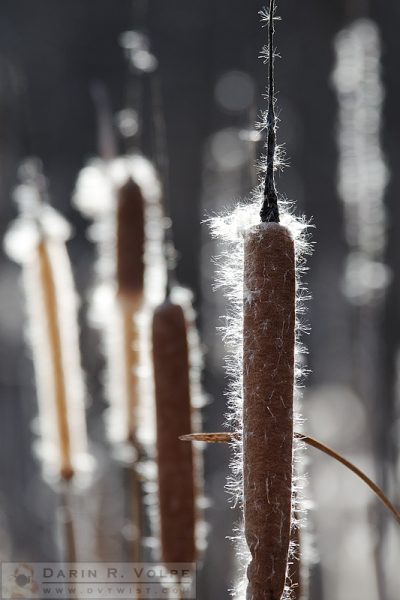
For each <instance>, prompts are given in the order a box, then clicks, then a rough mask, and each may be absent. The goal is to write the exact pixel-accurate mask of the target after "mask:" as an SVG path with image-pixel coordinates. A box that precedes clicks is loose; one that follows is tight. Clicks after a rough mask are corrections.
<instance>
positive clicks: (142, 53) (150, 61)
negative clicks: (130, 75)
mask: <svg viewBox="0 0 400 600" xmlns="http://www.w3.org/2000/svg"><path fill="white" fill-rule="evenodd" d="M130 59H131V63H132V66H133V67H134V68H135V69H137V70H138V71H143V72H144V73H152V72H153V71H155V70H156V69H157V66H158V61H157V59H156V57H155V56H154V54H151V52H148V50H138V51H132V52H131V54H130Z"/></svg>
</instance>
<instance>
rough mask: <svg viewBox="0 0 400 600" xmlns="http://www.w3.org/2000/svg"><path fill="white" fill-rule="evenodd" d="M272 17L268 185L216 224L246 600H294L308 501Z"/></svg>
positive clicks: (295, 247)
mask: <svg viewBox="0 0 400 600" xmlns="http://www.w3.org/2000/svg"><path fill="white" fill-rule="evenodd" d="M262 15H263V19H264V20H266V21H267V22H268V25H269V45H268V48H266V49H265V51H264V53H265V55H266V57H267V58H268V59H269V95H268V110H267V112H266V113H265V121H264V128H265V130H266V136H267V145H266V155H265V162H264V168H265V179H264V181H263V182H262V183H260V185H259V186H258V187H257V188H256V190H255V191H254V193H253V197H252V201H251V202H249V203H246V204H242V205H239V206H238V207H237V208H236V209H235V210H234V211H233V212H232V213H231V214H228V215H227V216H222V217H217V218H215V219H213V220H212V231H213V233H214V235H216V236H217V237H220V238H222V239H223V240H224V241H225V243H227V249H226V251H225V252H224V254H223V256H222V257H221V261H220V279H221V284H222V285H224V286H225V287H226V288H227V297H228V299H229V300H230V303H231V312H230V313H229V315H228V317H227V321H226V327H225V339H226V341H227V343H228V344H229V346H228V347H229V348H230V354H229V356H228V369H229V373H230V375H231V376H232V382H231V387H230V391H229V403H230V407H231V409H232V410H231V413H230V415H229V424H230V425H231V426H232V427H233V428H234V431H233V445H234V450H235V454H234V459H233V463H232V473H233V477H232V478H231V480H230V481H229V483H228V485H229V488H230V490H231V491H232V492H233V493H234V494H235V496H236V497H238V499H239V501H240V502H241V503H242V505H243V516H244V528H243V534H244V538H245V544H243V540H241V541H239V543H238V554H239V556H240V557H241V558H242V560H243V559H244V560H243V562H244V563H245V564H244V566H246V570H247V577H246V578H244V577H243V580H242V581H240V583H238V586H237V590H236V596H237V597H238V598H240V600H242V598H243V597H247V599H248V600H281V599H283V598H285V599H286V598H288V597H289V596H290V594H291V583H290V563H291V554H292V550H293V547H294V544H293V543H291V542H292V541H293V540H292V536H293V535H294V530H293V527H292V524H293V522H294V518H293V511H294V509H295V505H298V503H299V498H297V500H296V502H295V494H297V492H298V489H297V487H298V486H297V476H296V478H294V477H293V472H294V460H293V459H294V454H295V451H297V450H298V449H299V448H300V447H301V446H300V445H299V444H298V443H296V446H295V444H294V435H293V423H294V419H295V418H297V415H296V414H295V413H294V409H293V406H294V396H295V392H296V395H297V396H298V390H297V389H295V382H296V381H298V379H299V376H300V374H301V369H300V367H299V361H298V360H297V358H298V351H299V350H300V349H301V348H300V346H299V345H298V344H297V338H298V335H299V333H300V331H301V322H299V320H298V319H297V315H298V314H299V312H300V309H301V301H302V300H303V299H304V296H303V294H302V287H301V283H300V281H299V275H300V273H301V271H302V268H303V259H302V255H303V254H304V253H307V252H308V246H307V243H306V240H305V237H304V235H303V231H304V228H305V224H304V222H302V221H301V220H298V219H296V218H295V217H294V216H293V215H292V213H291V207H290V205H289V204H288V203H287V202H285V201H283V200H282V199H280V200H279V202H278V194H277V191H276V186H275V178H274V173H275V168H276V165H277V162H278V160H277V159H279V151H278V149H277V146H276V117H275V98H274V69H273V64H274V46H273V34H274V24H273V19H274V0H270V7H269V12H268V13H264V12H263V13H262ZM260 205H261V212H260ZM260 216H261V223H259V217H260ZM245 546H247V548H246V549H245V550H243V548H244V547H245ZM244 588H246V589H247V591H246V592H245V590H244ZM293 591H294V590H293Z"/></svg>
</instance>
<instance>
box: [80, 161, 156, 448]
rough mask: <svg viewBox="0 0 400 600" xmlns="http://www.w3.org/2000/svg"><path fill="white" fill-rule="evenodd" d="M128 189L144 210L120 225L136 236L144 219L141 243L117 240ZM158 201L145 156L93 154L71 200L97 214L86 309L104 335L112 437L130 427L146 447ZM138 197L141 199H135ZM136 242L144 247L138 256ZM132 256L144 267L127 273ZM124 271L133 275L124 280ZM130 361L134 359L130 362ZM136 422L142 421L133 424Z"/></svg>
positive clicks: (150, 428) (123, 437) (123, 436)
mask: <svg viewBox="0 0 400 600" xmlns="http://www.w3.org/2000/svg"><path fill="white" fill-rule="evenodd" d="M129 191H131V192H132V191H134V192H135V194H136V195H138V194H139V195H140V197H141V199H142V201H143V206H142V209H143V215H142V216H141V218H140V219H139V220H140V223H130V224H129V223H126V226H125V228H124V231H125V233H126V234H127V235H128V238H129V234H130V233H131V235H134V234H135V232H134V229H135V225H136V229H137V227H140V225H141V223H142V221H143V223H142V226H143V228H144V231H137V235H138V236H139V237H140V239H141V240H142V242H138V241H137V240H135V241H134V240H131V241H130V242H129V239H128V238H126V239H125V242H124V241H123V240H122V242H121V233H124V231H122V228H121V226H120V225H121V223H123V222H124V219H125V218H126V217H127V216H128V217H129V216H130V217H132V216H133V217H134V216H135V215H133V213H132V210H131V209H129V201H131V200H132V198H131V199H127V200H128V203H126V202H125V209H124V214H122V213H121V210H122V208H121V202H124V198H123V197H122V195H124V196H126V195H127V193H128V192H129ZM121 194H122V195H121ZM131 195H132V194H131ZM118 198H120V202H118ZM160 200H161V186H160V182H159V180H158V177H157V175H156V172H155V169H154V167H153V165H152V163H151V162H150V161H148V160H147V159H145V158H144V157H143V156H140V155H138V154H135V155H129V156H125V157H119V158H116V159H114V160H112V161H110V162H104V161H101V160H99V159H97V160H93V161H92V162H91V163H90V164H89V165H88V166H87V167H85V168H84V169H83V170H82V171H81V173H80V175H79V177H78V181H77V186H76V193H75V202H76V204H77V206H78V207H79V209H80V210H81V212H82V213H83V214H85V215H86V216H88V217H89V218H92V219H93V220H94V224H93V225H92V227H91V230H90V235H91V238H92V239H93V240H94V241H95V242H96V243H97V245H98V262H97V278H98V281H97V285H96V288H95V290H94V293H93V302H92V311H91V315H92V319H93V321H94V323H95V324H97V326H99V327H100V329H101V330H102V331H103V333H104V345H105V352H106V356H107V396H108V398H109V402H110V410H109V414H108V430H109V435H110V439H111V440H112V441H114V442H124V441H127V439H128V438H130V437H131V436H132V434H133V433H134V434H135V435H136V434H137V438H138V441H139V442H140V443H143V444H145V445H148V447H149V448H150V446H151V444H152V442H153V441H154V432H155V430H154V414H153V413H154V409H153V403H152V380H151V365H150V339H149V325H150V316H151V309H152V307H154V306H155V305H156V304H157V303H159V302H161V301H162V299H163V297H164V293H165V291H164V290H165V282H166V272H165V262H164V258H163V250H162V239H163V221H162V209H161V204H160ZM136 201H137V202H140V198H137V199H136ZM126 210H128V213H126ZM125 213H126V214H125ZM139 213H140V211H139V212H138V211H137V210H136V213H135V214H136V216H140V214H141V213H140V214H139ZM130 228H131V232H129V229H130ZM125 237H126V236H125ZM127 240H128V242H129V243H128V246H127V245H126V242H127ZM132 243H134V244H135V248H132ZM141 243H142V245H143V250H142V256H139V254H140V253H141V250H140V247H139V246H140V244H141ZM133 250H135V252H137V253H138V255H137V256H136V258H133V257H131V256H130V253H131V252H132V251H133ZM132 260H135V261H136V263H135V264H136V267H137V270H142V272H141V273H135V274H134V273H132V274H131V269H132V268H133V267H135V265H132ZM127 261H128V262H129V264H128V262H127ZM125 263H126V264H125ZM124 265H125V266H124ZM127 277H128V279H130V280H132V277H134V278H136V279H135V281H134V282H132V281H130V282H128V281H127ZM132 286H133V287H132ZM134 288H135V289H134ZM139 288H140V289H139ZM128 359H129V360H130V359H132V361H133V362H129V364H127V360H128ZM131 371H132V372H131ZM131 378H134V379H135V381H134V382H132V381H131ZM133 387H136V388H137V389H136V390H134V389H133ZM133 392H134V394H135V396H136V398H137V407H136V409H135V415H134V416H132V414H131V412H132V405H131V398H129V397H128V396H131V395H132V393H133ZM139 422H140V427H137V430H136V427H135V426H136V425H137V423H139ZM132 428H133V429H134V431H133V430H132Z"/></svg>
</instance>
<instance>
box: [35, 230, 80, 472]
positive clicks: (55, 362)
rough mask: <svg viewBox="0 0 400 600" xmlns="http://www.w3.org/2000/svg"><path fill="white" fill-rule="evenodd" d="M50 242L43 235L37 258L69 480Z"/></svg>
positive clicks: (64, 394) (62, 467) (64, 465)
mask: <svg viewBox="0 0 400 600" xmlns="http://www.w3.org/2000/svg"><path fill="white" fill-rule="evenodd" d="M48 243H49V242H48V241H46V239H44V238H43V239H42V240H41V241H40V243H39V244H38V246H37V260H38V265H39V274H40V282H41V290H42V294H43V307H44V310H45V313H46V315H47V323H48V335H49V345H50V351H51V358H52V361H51V362H52V370H53V378H54V403H55V406H56V417H57V427H58V438H59V448H60V461H61V464H60V476H61V478H62V479H64V480H69V479H71V478H72V477H73V475H74V468H73V466H72V459H71V441H70V431H69V424H68V410H67V392H66V381H65V376H64V368H63V358H62V355H63V351H62V341H61V334H60V327H59V315H58V308H57V292H56V286H55V282H54V276H53V269H52V265H51V260H50V256H49V248H48Z"/></svg>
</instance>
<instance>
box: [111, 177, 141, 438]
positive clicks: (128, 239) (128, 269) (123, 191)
mask: <svg viewBox="0 0 400 600" xmlns="http://www.w3.org/2000/svg"><path fill="white" fill-rule="evenodd" d="M144 244H145V222H144V200H143V195H142V192H141V190H140V187H139V186H138V185H137V184H136V183H135V182H134V181H133V180H132V179H131V178H129V179H128V181H127V182H126V183H125V184H124V185H123V186H122V187H120V188H119V190H118V206H117V286H118V301H119V308H120V314H121V321H122V336H123V346H124V351H123V356H124V363H125V373H124V375H125V377H124V380H125V387H126V391H125V397H126V403H127V406H126V414H127V428H128V438H130V439H135V438H136V431H137V426H138V415H137V410H138V405H139V381H138V368H139V331H138V327H137V323H136V318H137V313H138V312H139V310H140V308H141V305H142V302H143V293H144Z"/></svg>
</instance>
